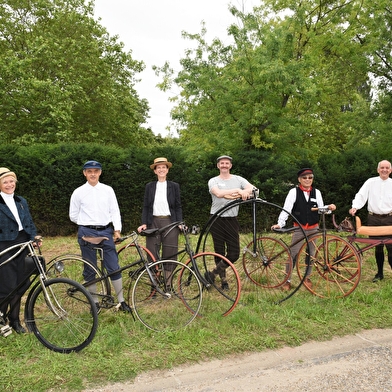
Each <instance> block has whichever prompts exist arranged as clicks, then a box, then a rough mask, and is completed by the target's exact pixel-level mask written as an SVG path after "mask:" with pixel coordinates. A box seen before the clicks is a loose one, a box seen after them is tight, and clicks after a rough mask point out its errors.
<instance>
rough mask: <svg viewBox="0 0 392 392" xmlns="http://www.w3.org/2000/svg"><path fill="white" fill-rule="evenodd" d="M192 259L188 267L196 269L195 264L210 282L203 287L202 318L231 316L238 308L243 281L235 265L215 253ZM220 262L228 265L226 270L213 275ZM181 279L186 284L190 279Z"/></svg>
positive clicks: (187, 263) (205, 253)
mask: <svg viewBox="0 0 392 392" xmlns="http://www.w3.org/2000/svg"><path fill="white" fill-rule="evenodd" d="M192 259H193V260H192ZM192 259H189V260H188V261H187V262H186V265H187V266H189V267H191V268H192V269H194V263H195V264H196V265H197V269H198V270H199V272H200V273H201V274H202V275H203V276H204V279H205V280H207V282H208V286H203V304H202V311H201V316H207V315H216V314H218V315H221V316H227V315H229V314H230V313H231V312H232V311H233V310H234V308H235V307H236V306H237V304H238V302H239V300H240V296H241V281H240V277H239V275H238V272H237V270H236V268H235V267H234V265H233V263H231V262H230V261H229V260H228V259H227V258H226V257H223V256H222V255H219V254H218V253H215V252H201V253H198V254H196V255H195V256H193V257H192ZM220 261H224V262H225V263H226V265H227V267H226V269H225V270H221V271H220V273H219V274H217V275H214V274H212V275H211V272H212V271H213V270H214V269H215V267H216V265H217V263H219V262H220ZM212 276H214V278H212ZM180 279H181V280H182V281H183V282H185V281H186V279H189V278H188V277H187V276H185V275H182V276H180Z"/></svg>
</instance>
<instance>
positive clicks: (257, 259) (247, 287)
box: [196, 188, 308, 304]
mask: <svg viewBox="0 0 392 392" xmlns="http://www.w3.org/2000/svg"><path fill="white" fill-rule="evenodd" d="M282 210H283V208H282V207H280V206H278V205H276V204H274V203H270V202H267V201H265V200H262V199H260V198H259V197H258V189H256V188H255V189H254V190H253V194H252V197H250V198H248V199H247V200H242V199H235V200H232V201H229V202H228V204H227V205H226V206H224V207H222V208H221V209H220V210H219V211H217V212H216V213H215V214H213V215H211V217H210V219H209V220H208V222H207V223H206V224H205V226H204V227H203V228H202V230H201V233H200V237H199V240H198V243H197V246H196V252H199V251H203V252H205V251H214V240H213V236H212V233H211V230H212V229H213V228H214V225H215V224H216V223H217V222H219V219H220V218H222V217H226V216H229V217H232V218H233V217H237V218H236V219H227V220H226V221H225V224H226V225H231V224H232V225H235V226H236V227H238V226H239V230H238V233H239V234H238V238H233V243H236V242H238V243H239V249H237V251H238V257H237V261H236V262H235V263H234V265H235V268H236V269H237V271H238V273H239V276H240V282H241V298H242V299H241V302H242V303H244V304H246V303H254V302H259V301H267V302H272V303H281V302H283V301H285V300H287V299H288V298H290V297H291V296H292V295H294V294H295V293H296V292H297V291H298V290H299V288H300V287H301V285H302V282H303V279H298V277H296V276H294V277H292V278H291V288H290V290H287V291H286V290H284V289H283V288H284V285H285V283H286V282H287V281H288V280H289V279H290V276H291V272H292V270H293V260H292V257H291V253H290V251H289V247H288V246H287V245H286V243H285V242H284V238H283V237H284V236H282V235H279V234H276V233H268V234H267V231H269V230H270V227H271V225H272V221H271V219H272V218H271V217H273V219H276V217H277V216H278V215H279V213H280V212H281V211H282ZM286 212H287V213H288V214H289V217H290V218H291V220H292V221H293V222H297V223H298V221H297V220H296V219H295V217H294V216H292V215H291V214H290V213H289V212H288V211H286ZM299 230H302V232H303V236H304V243H305V245H308V243H307V239H306V235H305V232H304V231H303V229H302V228H299ZM233 231H235V230H233ZM214 235H215V237H218V239H219V235H220V234H219V233H215V234H214ZM221 235H222V237H221V238H224V239H225V240H227V238H225V237H224V236H225V234H224V233H222V234H221ZM234 253H235V251H234ZM233 258H235V257H233ZM301 266H302V264H301ZM305 273H306V268H305V267H304V271H303V274H305Z"/></svg>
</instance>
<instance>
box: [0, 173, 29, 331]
mask: <svg viewBox="0 0 392 392" xmlns="http://www.w3.org/2000/svg"><path fill="white" fill-rule="evenodd" d="M16 182H17V178H16V174H15V173H14V172H12V171H10V170H9V169H7V168H5V167H1V168H0V252H1V251H3V250H4V249H7V248H9V247H10V246H12V245H15V244H20V243H22V242H26V241H29V240H33V239H34V238H35V236H36V233H37V230H36V228H35V225H34V223H33V219H32V217H31V215H30V211H29V207H28V204H27V201H26V200H25V199H24V198H23V197H21V196H17V195H15V193H14V192H15V188H16ZM18 250H19V248H16V249H15V250H13V252H14V253H15V252H17V251H18ZM27 252H28V251H27V249H25V250H24V251H23V252H21V253H20V254H19V255H18V256H16V257H15V258H14V259H13V260H12V261H10V262H8V263H7V264H5V265H4V266H0V301H1V299H2V298H5V297H6V296H7V295H8V294H9V293H10V292H12V290H14V289H15V288H16V287H17V286H18V285H19V284H20V283H21V282H22V281H23V280H24V279H25V277H26V274H25V257H26V255H27ZM11 255H12V254H11V252H6V253H5V254H4V255H3V256H1V258H0V264H1V263H2V262H4V261H5V260H7V259H8V258H9V257H10V256H11ZM28 287H29V282H27V283H26V284H25V285H23V287H21V288H20V289H19V290H18V292H17V293H16V294H15V295H14V296H13V297H12V298H10V300H9V301H8V302H6V303H4V304H2V305H1V307H0V311H1V312H2V313H3V314H4V315H5V314H6V312H7V310H8V307H9V308H10V313H9V314H8V321H9V325H10V326H11V327H12V328H13V329H14V330H15V332H17V333H25V332H26V330H25V328H24V327H23V326H22V325H21V323H20V318H19V312H20V306H21V299H22V295H23V294H24V292H25V291H26V290H27V288H28Z"/></svg>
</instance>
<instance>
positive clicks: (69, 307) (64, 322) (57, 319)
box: [0, 240, 98, 353]
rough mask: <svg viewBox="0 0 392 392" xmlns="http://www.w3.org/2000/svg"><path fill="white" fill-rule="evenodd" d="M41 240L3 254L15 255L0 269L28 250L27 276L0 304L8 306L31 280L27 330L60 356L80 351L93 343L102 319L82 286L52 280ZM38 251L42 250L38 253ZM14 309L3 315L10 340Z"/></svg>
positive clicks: (3, 263) (26, 303)
mask: <svg viewBox="0 0 392 392" xmlns="http://www.w3.org/2000/svg"><path fill="white" fill-rule="evenodd" d="M39 242H40V240H34V241H27V242H23V243H20V244H17V245H13V246H10V247H9V248H7V249H5V250H3V251H2V252H0V256H3V255H4V254H6V253H7V252H12V251H15V253H14V254H13V255H11V256H10V257H9V258H7V259H6V260H5V261H3V262H2V263H1V265H0V268H1V267H3V266H4V265H5V264H7V263H8V262H10V261H11V260H13V259H14V258H15V257H16V256H17V255H19V254H20V253H21V252H24V251H25V249H27V251H28V256H27V257H26V261H25V265H26V276H25V279H24V280H23V282H21V283H20V284H19V285H18V287H16V288H15V289H14V290H13V291H12V292H11V293H9V294H8V296H7V297H6V298H3V299H2V300H1V301H0V304H4V303H7V302H8V300H9V299H10V298H12V297H13V296H14V295H15V293H16V292H17V291H18V290H19V289H20V288H21V287H24V285H25V284H27V282H28V281H29V280H30V279H31V278H32V279H31V281H30V284H29V287H28V289H27V290H28V294H27V298H26V302H25V308H24V320H25V324H26V327H27V329H28V330H29V331H30V332H33V333H34V335H35V336H36V338H37V339H38V340H39V341H40V342H41V343H42V344H43V345H44V346H45V347H47V348H49V349H50V350H52V351H56V352H59V353H70V352H73V351H76V352H77V351H80V350H82V349H83V348H85V347H86V346H87V345H88V344H90V343H91V341H92V340H93V338H94V336H95V333H96V331H97V327H98V316H97V311H96V308H95V304H94V301H93V298H92V296H91V295H90V293H89V292H88V291H87V290H86V289H85V288H84V287H83V286H82V285H81V284H79V283H77V282H75V281H73V280H70V279H66V278H54V279H50V278H49V277H48V275H47V273H46V268H45V260H44V258H43V257H42V256H41V251H40V248H39V247H38V244H39ZM36 249H39V251H37V250H36ZM10 311H11V309H10V310H8V311H7V313H6V314H1V317H0V321H1V324H3V329H2V330H3V331H5V332H6V334H5V336H8V335H9V333H10V331H9V330H7V328H4V327H7V326H6V320H7V318H8V315H9V313H10Z"/></svg>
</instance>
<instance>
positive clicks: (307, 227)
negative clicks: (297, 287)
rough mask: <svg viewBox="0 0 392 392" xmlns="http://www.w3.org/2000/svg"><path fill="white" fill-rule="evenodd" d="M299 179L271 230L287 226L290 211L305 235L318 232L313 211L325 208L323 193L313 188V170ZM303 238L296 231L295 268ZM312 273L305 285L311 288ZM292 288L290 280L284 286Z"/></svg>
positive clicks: (294, 244) (299, 175)
mask: <svg viewBox="0 0 392 392" xmlns="http://www.w3.org/2000/svg"><path fill="white" fill-rule="evenodd" d="M297 177H298V182H299V184H298V185H297V186H296V187H295V188H292V189H290V191H289V193H288V194H287V196H286V200H285V202H284V206H283V210H282V212H281V213H280V214H279V217H278V223H277V224H276V225H273V226H272V227H271V229H280V228H282V227H284V226H285V225H286V221H287V218H288V217H289V214H288V213H287V212H286V211H288V212H289V213H291V214H292V215H293V216H294V217H295V218H296V219H297V220H298V222H299V224H298V223H297V222H294V226H299V225H301V227H302V228H303V230H304V231H305V234H306V235H307V236H309V235H312V234H315V233H317V232H318V228H319V220H320V216H319V214H318V211H317V210H315V211H312V208H316V207H324V201H323V197H322V195H321V192H320V191H319V190H318V189H316V188H313V186H312V184H313V179H314V174H313V170H312V169H311V168H309V167H306V168H303V169H301V170H299V171H298V173H297ZM328 208H329V210H331V211H334V210H335V209H336V206H335V205H334V204H330V205H329V206H328ZM303 238H304V237H303V233H302V230H296V231H294V233H293V237H292V240H291V244H292V246H291V247H290V252H291V257H292V260H293V267H294V266H295V262H296V259H297V254H298V252H299V250H300V248H301V246H302V241H301V240H302V239H303ZM311 251H312V250H311ZM311 272H312V271H311V269H310V270H309V271H308V273H307V275H308V276H307V277H306V278H305V281H304V284H305V285H306V286H308V287H309V288H312V282H311V280H310V278H309V276H310V274H311ZM290 288H291V284H290V280H288V281H287V283H285V284H284V286H283V289H284V290H290Z"/></svg>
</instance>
